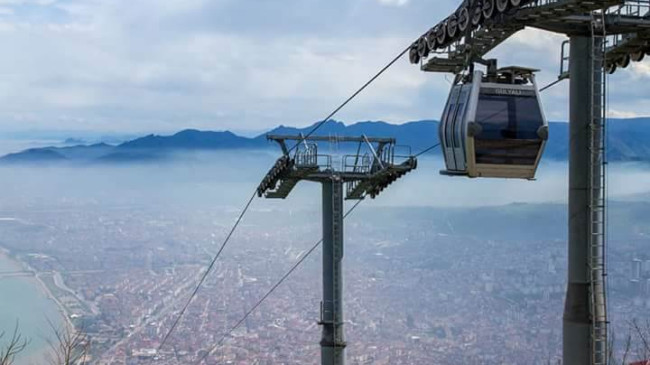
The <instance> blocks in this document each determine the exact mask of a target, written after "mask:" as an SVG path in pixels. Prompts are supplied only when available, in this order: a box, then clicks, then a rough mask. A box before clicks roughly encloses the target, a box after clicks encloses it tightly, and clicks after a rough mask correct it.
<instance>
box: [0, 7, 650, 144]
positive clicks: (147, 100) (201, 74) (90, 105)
mask: <svg viewBox="0 0 650 365" xmlns="http://www.w3.org/2000/svg"><path fill="white" fill-rule="evenodd" d="M387 3H392V4H393V5H405V4H406V1H404V0H401V1H383V3H382V2H381V1H377V0H357V1H353V2H350V1H346V0H332V1H329V2H324V1H317V0H287V1H286V2H284V3H283V6H278V5H277V3H276V2H256V3H255V5H254V6H252V5H251V4H250V3H249V2H242V1H238V0H165V1H160V0H140V1H137V2H133V1H126V0H113V1H102V0H83V1H82V0H31V1H30V0H10V1H8V0H0V8H3V9H8V10H9V11H7V12H4V13H1V14H0V44H2V45H3V47H4V52H3V55H4V56H3V57H2V58H0V69H1V70H2V72H1V73H0V78H1V80H0V103H1V104H2V105H3V108H2V110H0V129H2V130H8V129H90V130H101V131H115V130H119V131H140V132H145V131H146V132H149V131H153V132H167V131H174V130H178V129H182V128H187V127H193V128H202V129H225V128H232V129H238V130H241V129H263V128H267V127H271V126H274V125H276V124H280V123H281V124H294V125H306V124H309V123H312V122H314V121H316V120H319V119H321V118H323V117H324V116H325V115H327V114H328V113H329V112H330V111H331V110H332V109H333V108H334V107H336V106H337V105H338V104H339V103H340V102H341V101H343V100H345V99H346V98H347V97H348V96H349V95H350V94H351V93H352V92H354V91H355V90H356V89H357V88H358V87H360V86H361V85H362V84H363V83H365V81H367V80H368V79H369V78H370V77H371V76H372V75H373V74H374V73H375V72H377V71H378V70H379V69H380V68H381V67H383V66H384V65H385V64H386V63H387V62H388V61H389V60H391V59H392V58H393V57H394V56H395V55H396V54H397V53H398V52H399V51H400V50H401V49H403V48H404V46H405V45H407V44H409V43H410V42H411V41H412V40H413V39H415V38H416V37H417V36H418V35H419V34H421V33H422V32H423V31H424V30H426V29H428V28H429V27H431V26H432V25H433V24H435V23H436V22H437V21H439V20H440V19H435V17H432V16H431V14H439V16H438V17H439V18H443V17H444V16H446V15H447V14H448V13H449V12H451V11H452V10H453V9H454V8H455V6H456V5H457V2H456V1H451V0H446V1H441V2H436V3H435V4H432V3H431V2H408V6H395V7H387V6H385V5H387ZM562 39H563V37H560V36H556V35H552V34H550V33H544V32H540V31H535V30H526V31H523V32H521V33H520V34H518V35H517V36H516V37H514V38H512V39H510V40H509V41H508V42H506V43H504V44H503V45H502V46H500V47H499V48H498V49H497V50H495V52H493V55H490V56H495V57H498V58H499V59H500V62H501V64H502V65H506V64H521V65H523V66H532V67H539V68H541V69H542V72H541V73H540V75H539V83H540V84H546V83H548V82H551V81H553V80H555V78H556V76H557V72H558V69H559V47H560V43H561V41H562ZM635 67H636V66H635ZM638 67H641V70H642V68H643V67H647V64H646V63H644V64H642V65H639V66H638ZM634 70H637V69H636V68H634ZM637 73H638V72H637ZM621 74H622V75H625V74H627V76H622V78H621V76H619V75H618V73H617V75H615V77H614V78H613V81H612V83H611V86H612V90H616V92H617V93H616V94H614V93H613V94H612V95H614V97H613V98H612V104H611V105H612V108H614V109H616V110H619V111H628V110H633V111H634V112H637V113H640V114H643V113H644V112H645V111H647V112H648V113H650V110H647V109H650V106H645V105H648V104H650V103H647V102H646V97H645V96H644V95H647V91H648V90H645V88H646V86H645V85H643V84H640V83H639V82H638V81H635V82H636V84H639V89H634V88H630V87H624V85H625V83H626V82H629V81H630V80H631V79H630V78H631V77H633V74H632V73H629V72H627V71H621ZM566 87H567V84H566V83H564V84H563V85H560V86H556V87H554V88H552V89H550V90H549V91H548V92H546V93H545V94H544V96H543V97H544V101H545V105H546V108H547V114H548V116H549V118H551V119H565V118H566V111H567V100H566V94H567V92H566ZM448 91H449V85H448V82H447V81H445V76H444V75H440V74H429V73H422V72H420V71H419V69H418V67H417V66H412V65H410V64H408V62H407V61H406V59H403V60H401V61H400V62H398V63H397V64H396V65H395V66H394V67H393V68H391V70H389V71H388V72H387V73H386V74H384V75H383V76H382V77H381V78H379V79H378V80H377V82H375V83H374V84H373V85H372V87H370V88H368V89H367V91H366V92H364V93H363V94H361V95H360V96H359V97H358V98H357V99H355V101H354V102H353V103H351V104H350V105H349V106H348V107H347V108H345V109H344V110H343V111H342V112H341V114H339V115H337V118H340V119H343V120H350V121H353V120H366V119H383V120H388V121H393V122H401V121H407V120H416V119H437V118H439V116H440V114H441V110H442V107H443V105H444V103H445V101H446V98H447V93H448ZM618 95H621V96H618Z"/></svg>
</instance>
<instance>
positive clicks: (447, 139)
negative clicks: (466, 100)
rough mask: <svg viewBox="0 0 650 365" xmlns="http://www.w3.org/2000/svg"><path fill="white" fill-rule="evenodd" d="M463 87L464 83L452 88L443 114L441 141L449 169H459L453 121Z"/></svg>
mask: <svg viewBox="0 0 650 365" xmlns="http://www.w3.org/2000/svg"><path fill="white" fill-rule="evenodd" d="M461 89H462V85H456V86H454V87H453V88H452V90H451V93H450V95H449V100H448V101H447V106H446V107H445V111H444V113H443V115H442V120H441V133H440V134H441V135H440V137H442V141H441V142H442V145H443V147H444V149H443V152H444V155H445V164H446V165H447V170H448V171H458V168H457V167H456V166H457V163H456V156H455V155H454V144H453V143H454V142H453V140H454V128H453V121H454V119H455V117H456V113H457V111H458V97H459V96H460V92H461Z"/></svg>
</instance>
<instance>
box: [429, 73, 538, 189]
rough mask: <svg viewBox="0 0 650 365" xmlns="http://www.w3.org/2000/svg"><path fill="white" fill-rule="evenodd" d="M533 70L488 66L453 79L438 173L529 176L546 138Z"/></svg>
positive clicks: (443, 128) (524, 177) (503, 176)
mask: <svg viewBox="0 0 650 365" xmlns="http://www.w3.org/2000/svg"><path fill="white" fill-rule="evenodd" d="M537 71H538V70H534V69H530V68H523V67H506V68H501V69H499V70H497V69H496V64H493V65H492V66H491V67H488V72H487V74H484V73H483V72H482V71H472V72H470V74H469V75H458V76H457V77H456V80H455V82H454V85H453V86H452V88H451V92H450V94H449V99H448V101H447V105H446V106H445V109H444V112H443V115H442V118H441V121H440V130H439V134H440V135H439V137H440V141H441V143H442V146H443V154H444V159H445V165H446V168H447V169H446V170H443V171H441V174H443V175H460V176H469V177H496V178H516V179H534V178H535V172H536V171H537V166H538V165H539V161H540V158H541V156H542V152H543V151H544V147H545V145H546V141H547V139H548V123H547V121H546V118H545V117H544V111H543V109H542V105H541V101H540V97H539V91H538V89H537V85H536V83H535V75H534V73H535V72H537Z"/></svg>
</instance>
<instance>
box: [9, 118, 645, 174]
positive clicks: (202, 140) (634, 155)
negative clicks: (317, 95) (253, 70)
mask: <svg viewBox="0 0 650 365" xmlns="http://www.w3.org/2000/svg"><path fill="white" fill-rule="evenodd" d="M314 126H315V124H314V125H312V126H309V127H305V128H295V127H285V126H279V127H277V128H274V129H272V130H270V131H269V132H268V133H264V134H262V135H259V136H257V137H254V138H247V137H242V136H238V135H236V134H234V133H232V132H229V131H223V132H214V131H198V130H194V129H188V130H183V131H181V132H178V133H176V134H173V135H169V136H160V135H148V136H144V137H140V138H136V139H133V140H131V141H128V142H125V143H122V144H119V145H116V146H113V145H108V144H95V145H89V146H85V145H78V146H71V147H45V148H37V149H29V150H25V151H22V152H17V153H13V154H9V155H6V156H3V157H1V158H0V162H2V163H12V164H28V163H41V164H55V163H129V162H146V161H158V162H160V161H165V160H168V159H171V158H172V154H173V153H175V152H182V151H219V150H260V149H270V148H275V147H276V146H275V145H273V144H272V143H270V142H268V141H267V140H266V135H267V134H300V133H302V134H308V133H309V132H310V131H311V130H312V129H313V128H314ZM568 127H569V125H568V124H567V123H562V122H552V123H550V139H549V143H548V145H547V148H546V151H545V158H546V159H549V160H556V161H564V160H566V159H567V156H568V150H569V148H568V140H569V130H568ZM315 134H316V135H323V136H330V135H338V136H359V135H362V134H365V135H367V136H376V137H379V136H391V137H394V138H396V139H397V142H398V145H403V146H410V147H411V151H412V152H413V153H417V152H418V151H421V150H423V149H425V148H427V147H429V146H431V145H433V144H435V143H437V142H438V122H436V121H431V120H424V121H416V122H408V123H404V124H389V123H386V122H381V121H378V122H373V121H364V122H358V123H354V124H351V125H345V124H344V123H341V122H337V121H328V122H327V123H325V124H323V125H322V126H321V127H320V128H319V129H318V131H317V132H316V133H315ZM648 141H650V118H637V119H613V120H611V121H610V123H609V126H608V156H609V160H610V161H650V143H648ZM402 151H405V150H402ZM400 153H402V152H400ZM433 153H437V154H439V153H440V152H439V151H435V152H433Z"/></svg>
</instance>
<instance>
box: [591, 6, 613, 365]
mask: <svg viewBox="0 0 650 365" xmlns="http://www.w3.org/2000/svg"><path fill="white" fill-rule="evenodd" d="M604 13H605V12H604V10H601V11H594V12H593V13H592V26H591V33H592V34H591V36H592V59H593V62H592V70H591V71H592V77H593V84H592V90H591V98H592V102H593V104H592V115H591V125H590V155H591V158H590V169H589V191H590V202H589V211H590V227H589V273H590V285H589V291H590V318H591V356H592V364H593V365H606V364H607V362H608V357H609V356H608V355H609V352H608V340H607V335H608V333H607V325H608V322H607V297H606V292H607V290H606V275H607V272H606V266H605V240H606V232H605V230H606V214H605V212H606V208H607V207H606V203H607V199H606V190H605V189H606V183H607V179H606V176H607V175H606V168H607V160H606V149H605V140H606V138H605V137H606V134H605V132H606V130H605V127H606V119H605V118H606V113H605V112H606V102H607V100H606V90H607V82H606V77H605V71H604V70H605V68H604V67H605V64H606V62H605V46H606V36H607V31H606V28H605V18H604Z"/></svg>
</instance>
